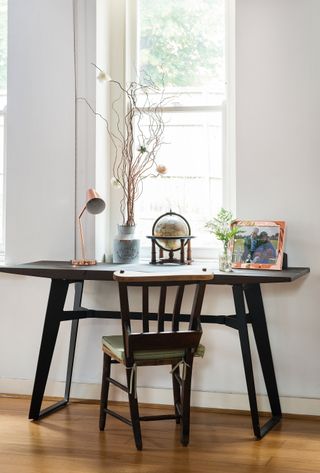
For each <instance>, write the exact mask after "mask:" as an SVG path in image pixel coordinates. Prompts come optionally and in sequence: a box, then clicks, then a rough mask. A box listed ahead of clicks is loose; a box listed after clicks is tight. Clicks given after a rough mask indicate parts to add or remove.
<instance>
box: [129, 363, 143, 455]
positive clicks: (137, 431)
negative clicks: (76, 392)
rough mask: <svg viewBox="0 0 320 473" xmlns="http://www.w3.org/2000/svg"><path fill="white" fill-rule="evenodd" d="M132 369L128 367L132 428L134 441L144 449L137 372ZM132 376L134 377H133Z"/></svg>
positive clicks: (139, 447) (138, 448)
mask: <svg viewBox="0 0 320 473" xmlns="http://www.w3.org/2000/svg"><path fill="white" fill-rule="evenodd" d="M132 369H133V368H131V369H129V368H127V370H126V371H127V384H128V398H129V408H130V417H131V423H132V430H133V435H134V441H135V444H136V448H137V450H142V437H141V427H140V416H139V406H138V400H137V398H136V397H135V396H136V393H135V389H134V387H135V385H136V379H135V378H136V372H135V371H133V373H132V375H131V372H132ZM131 376H133V378H132V379H131ZM132 381H133V382H132ZM130 388H132V392H130Z"/></svg>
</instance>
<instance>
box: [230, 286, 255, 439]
mask: <svg viewBox="0 0 320 473" xmlns="http://www.w3.org/2000/svg"><path fill="white" fill-rule="evenodd" d="M232 290H233V299H234V304H235V309H236V318H237V322H238V331H239V338H240V346H241V352H242V359H243V365H244V371H245V376H246V383H247V390H248V396H249V404H250V410H251V420H252V427H253V432H254V435H255V436H256V437H257V438H261V433H260V425H259V413H258V405H257V398H256V390H255V384H254V376H253V368H252V358H251V350H250V342H249V335H248V326H247V316H246V310H245V303H244V297H243V289H242V286H241V285H235V286H233V287H232Z"/></svg>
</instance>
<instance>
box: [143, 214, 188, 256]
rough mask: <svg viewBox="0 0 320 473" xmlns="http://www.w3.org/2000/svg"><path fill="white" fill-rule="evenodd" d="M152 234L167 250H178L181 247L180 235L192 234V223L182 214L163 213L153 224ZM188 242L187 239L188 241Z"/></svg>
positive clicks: (160, 245)
mask: <svg viewBox="0 0 320 473" xmlns="http://www.w3.org/2000/svg"><path fill="white" fill-rule="evenodd" d="M152 234H153V236H155V237H159V238H157V240H156V242H157V245H158V246H159V247H160V248H162V249H163V250H166V251H170V250H171V251H177V250H179V249H180V248H181V241H180V239H179V237H187V236H190V235H191V231H190V225H189V224H188V222H187V220H186V219H185V218H184V217H182V215H179V214H176V213H174V212H171V211H170V212H168V213H166V214H164V215H161V217H159V218H158V219H157V220H156V221H155V222H154V224H153V228H152ZM161 237H166V238H167V237H177V239H174V238H173V239H171V238H170V239H163V238H161ZM186 242H187V241H186Z"/></svg>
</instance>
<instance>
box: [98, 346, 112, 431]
mask: <svg viewBox="0 0 320 473" xmlns="http://www.w3.org/2000/svg"><path fill="white" fill-rule="evenodd" d="M110 371H111V357H110V356H108V355H107V354H106V353H104V354H103V370H102V383H101V398H100V419H99V429H100V430H104V428H105V425H106V416H107V413H106V411H105V409H107V405H108V395H109V384H110V383H109V381H108V378H109V377H110Z"/></svg>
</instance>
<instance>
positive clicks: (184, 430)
mask: <svg viewBox="0 0 320 473" xmlns="http://www.w3.org/2000/svg"><path fill="white" fill-rule="evenodd" d="M192 363H193V359H191V360H188V361H187V366H186V376H185V379H184V380H182V390H181V391H182V396H181V397H182V405H181V409H182V425H181V431H180V442H181V444H182V445H183V446H184V447H186V446H187V445H188V443H189V432H190V397H191V378H192Z"/></svg>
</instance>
